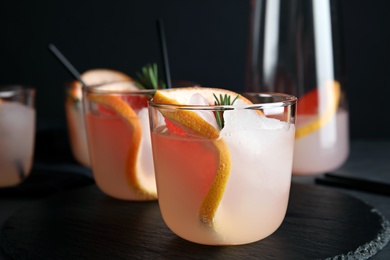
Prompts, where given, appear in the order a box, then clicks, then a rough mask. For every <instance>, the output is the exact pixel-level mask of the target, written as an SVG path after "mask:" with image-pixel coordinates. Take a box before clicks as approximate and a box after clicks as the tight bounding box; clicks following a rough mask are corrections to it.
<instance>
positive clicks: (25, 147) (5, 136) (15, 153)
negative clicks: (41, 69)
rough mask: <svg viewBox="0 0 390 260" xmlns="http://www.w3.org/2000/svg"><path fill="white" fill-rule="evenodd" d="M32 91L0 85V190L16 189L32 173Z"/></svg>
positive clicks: (33, 96) (33, 113) (33, 124)
mask: <svg viewBox="0 0 390 260" xmlns="http://www.w3.org/2000/svg"><path fill="white" fill-rule="evenodd" d="M34 101H35V89H34V88H31V87H24V86H16V85H15V86H0V187H10V186H15V185H18V184H19V183H21V182H22V181H23V180H25V179H26V178H27V177H28V176H29V174H30V171H31V167H32V160H33V153H34V139H35V138H34V137H35V108H34Z"/></svg>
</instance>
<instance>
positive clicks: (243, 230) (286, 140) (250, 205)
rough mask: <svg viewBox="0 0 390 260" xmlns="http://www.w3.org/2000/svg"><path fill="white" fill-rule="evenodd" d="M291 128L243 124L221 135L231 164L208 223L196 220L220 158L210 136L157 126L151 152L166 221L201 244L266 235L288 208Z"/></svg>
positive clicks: (237, 241) (248, 240)
mask: <svg viewBox="0 0 390 260" xmlns="http://www.w3.org/2000/svg"><path fill="white" fill-rule="evenodd" d="M294 132H295V130H294V126H293V125H292V126H290V128H289V129H288V130H286V129H278V130H243V131H239V132H235V133H229V134H226V135H225V136H223V140H224V141H225V142H226V144H227V146H228V148H229V152H230V156H231V159H232V168H231V172H230V176H229V181H228V183H227V187H226V190H225V192H224V195H223V199H222V201H221V203H220V205H219V207H218V210H217V213H216V216H215V219H214V223H213V227H209V226H207V225H206V224H204V223H202V222H201V221H200V219H199V209H200V207H201V203H202V201H203V199H204V197H205V195H206V193H207V191H208V189H209V187H210V184H211V182H212V180H213V178H214V174H215V172H216V167H217V163H218V159H217V152H216V149H215V147H214V145H213V144H212V140H208V139H200V138H188V137H187V138H185V137H177V136H176V137H175V136H171V135H170V134H169V133H168V132H167V131H165V128H163V127H161V128H158V129H156V130H155V131H154V132H152V143H153V155H154V162H155V164H154V165H155V171H156V179H157V189H158V195H159V204H160V209H161V212H162V216H163V218H164V221H165V223H166V224H167V225H168V226H169V228H170V229H171V230H172V231H173V232H174V233H176V234H177V235H178V236H180V237H182V238H184V239H187V240H189V241H193V242H196V243H201V244H209V245H234V244H245V243H251V242H254V241H257V240H260V239H262V238H264V237H266V236H269V235H270V234H271V233H273V232H274V231H275V230H276V229H277V228H278V227H279V226H280V224H281V223H282V221H283V219H284V216H285V213H286V208H287V203H288V197H289V189H290V180H291V166H292V156H293V143H294ZM252 137H253V138H252ZM244 147H245V149H244ZM248 147H250V149H249V148H248Z"/></svg>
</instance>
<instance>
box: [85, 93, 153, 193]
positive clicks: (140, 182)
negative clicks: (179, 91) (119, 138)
mask: <svg viewBox="0 0 390 260" xmlns="http://www.w3.org/2000/svg"><path fill="white" fill-rule="evenodd" d="M135 89H137V90H138V88H136V87H135ZM87 98H88V100H90V101H93V102H96V103H98V104H99V105H101V106H104V107H106V108H107V109H110V110H112V111H113V112H115V113H117V114H118V115H120V116H121V117H122V119H123V120H124V121H125V122H126V123H127V125H128V127H130V128H132V130H133V131H132V132H133V134H132V137H131V140H132V141H131V143H130V147H129V149H128V154H127V161H126V177H127V181H128V185H129V187H130V188H131V189H133V190H134V191H135V193H136V194H137V196H138V198H139V199H140V200H154V199H157V190H156V185H155V183H154V182H151V181H149V180H148V178H147V174H146V173H144V172H143V171H141V167H140V166H139V165H141V164H142V163H144V162H142V159H141V156H140V155H139V153H140V148H141V140H142V125H141V122H140V118H139V117H138V115H137V113H136V112H135V111H134V110H133V109H132V108H131V106H130V105H129V104H128V103H127V102H126V101H124V100H123V99H122V98H121V97H120V96H114V95H99V94H94V93H89V94H88V96H87Z"/></svg>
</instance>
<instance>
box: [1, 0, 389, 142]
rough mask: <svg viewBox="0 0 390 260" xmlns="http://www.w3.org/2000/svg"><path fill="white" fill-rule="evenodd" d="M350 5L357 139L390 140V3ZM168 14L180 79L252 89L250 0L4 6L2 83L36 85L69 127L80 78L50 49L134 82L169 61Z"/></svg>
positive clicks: (40, 104) (49, 109) (50, 112)
mask: <svg viewBox="0 0 390 260" xmlns="http://www.w3.org/2000/svg"><path fill="white" fill-rule="evenodd" d="M340 1H342V10H341V11H342V15H343V21H344V24H343V25H342V26H343V31H344V42H345V58H346V66H347V68H346V70H347V75H346V78H347V86H346V91H347V97H348V101H349V108H350V132H351V138H352V139H390V131H389V125H390V109H389V102H390V101H389V100H390V99H389V97H390V83H389V79H388V76H389V75H390V65H389V58H390V56H389V48H390V29H389V25H390V13H389V10H390V1H387V0H375V1H369V0H340ZM158 18H161V19H162V20H163V21H164V25H165V33H166V37H167V44H168V54H169V59H170V66H171V74H172V78H173V79H175V80H180V79H182V80H190V81H195V82H198V83H200V84H202V85H205V86H214V87H221V88H227V89H232V90H243V89H244V87H245V66H246V64H245V63H246V48H247V38H248V26H249V1H246V0H230V1H223V0H209V1H197V0H189V1H182V0H161V1H159V0H145V1H124V0H123V1H119V0H118V1H114V0H113V1H102V0H96V1H91V0H88V1H76V0H68V1H49V0H46V1H28V0H22V1H2V2H1V3H0V32H1V38H0V84H7V83H21V84H28V85H32V86H34V87H35V88H36V89H37V103H36V107H37V113H38V114H37V115H38V118H37V119H38V126H39V125H43V124H47V123H49V124H53V125H63V126H64V125H65V114H64V108H63V107H64V104H63V101H64V83H65V82H67V81H70V80H72V79H73V78H72V77H71V75H70V74H69V73H68V72H67V71H66V70H65V69H64V68H63V67H62V66H61V64H60V63H59V62H58V61H57V60H56V59H55V58H54V57H53V55H52V54H51V53H50V52H49V51H48V48H47V46H48V44H49V43H54V44H55V45H56V46H57V47H58V48H59V49H60V50H61V51H62V52H63V53H64V54H65V56H66V57H67V58H68V59H69V60H70V61H71V62H72V63H73V64H74V65H75V66H76V67H77V69H78V70H79V71H80V72H83V71H85V70H88V69H91V68H99V67H100V68H112V69H116V70H120V71H123V72H125V73H127V74H129V75H132V76H134V75H135V72H136V71H138V70H139V69H140V68H141V67H142V66H143V65H145V64H146V63H150V62H158V63H159V64H160V65H161V55H160V51H159V44H158V37H157V31H156V19H158Z"/></svg>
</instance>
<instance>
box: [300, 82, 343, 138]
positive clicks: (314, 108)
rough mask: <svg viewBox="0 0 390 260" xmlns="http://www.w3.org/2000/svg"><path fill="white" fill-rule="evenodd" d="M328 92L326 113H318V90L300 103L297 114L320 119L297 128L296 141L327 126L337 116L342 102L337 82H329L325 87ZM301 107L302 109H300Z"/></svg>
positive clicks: (308, 94)
mask: <svg viewBox="0 0 390 260" xmlns="http://www.w3.org/2000/svg"><path fill="white" fill-rule="evenodd" d="M324 90H325V91H326V100H327V103H326V106H325V107H326V109H325V111H323V112H322V111H318V106H319V104H318V90H317V89H314V90H312V91H311V92H308V93H307V94H306V95H305V96H303V97H302V98H300V99H299V101H298V110H297V114H298V116H299V115H304V114H312V115H313V114H318V115H319V116H318V118H316V119H315V120H314V121H311V122H309V123H307V124H305V125H303V126H300V127H297V129H296V131H295V139H299V138H301V137H303V136H306V135H308V134H311V133H313V132H315V131H317V130H318V129H320V128H321V127H323V126H324V125H326V124H327V123H328V122H329V121H330V120H331V119H332V117H333V116H334V115H335V114H336V112H337V108H338V106H339V101H340V95H341V94H340V84H339V83H338V82H337V81H329V82H326V83H325V85H324ZM300 107H301V108H300Z"/></svg>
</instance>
